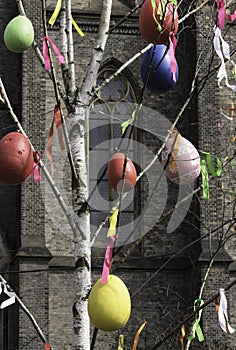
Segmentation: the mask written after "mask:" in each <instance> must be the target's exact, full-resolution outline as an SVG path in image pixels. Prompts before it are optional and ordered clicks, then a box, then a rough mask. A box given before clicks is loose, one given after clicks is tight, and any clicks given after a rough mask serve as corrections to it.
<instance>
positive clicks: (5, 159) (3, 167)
mask: <svg viewBox="0 0 236 350" xmlns="http://www.w3.org/2000/svg"><path fill="white" fill-rule="evenodd" d="M0 154H1V157H0V182H1V183H5V184H9V185H18V184H20V183H21V182H23V181H24V180H25V179H26V178H27V177H28V176H30V175H31V174H32V172H33V168H34V155H33V150H32V148H31V145H30V143H29V141H28V140H27V138H26V137H25V136H24V135H23V134H22V133H20V132H11V133H9V134H7V135H5V136H4V137H3V138H2V139H1V140H0Z"/></svg>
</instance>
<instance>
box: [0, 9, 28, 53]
mask: <svg viewBox="0 0 236 350" xmlns="http://www.w3.org/2000/svg"><path fill="white" fill-rule="evenodd" d="M33 41H34V28H33V25H32V23H31V21H30V20H29V19H28V18H27V17H25V16H21V15H19V16H17V17H14V18H13V19H12V20H11V21H10V22H9V23H8V24H7V26H6V28H5V30H4V42H5V45H6V47H7V48H8V50H10V51H12V52H15V53H19V52H23V51H26V50H27V49H28V48H29V47H30V46H31V45H32V43H33Z"/></svg>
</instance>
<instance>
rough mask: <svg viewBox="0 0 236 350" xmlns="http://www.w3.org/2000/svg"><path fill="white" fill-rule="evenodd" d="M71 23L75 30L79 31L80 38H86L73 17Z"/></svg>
mask: <svg viewBox="0 0 236 350" xmlns="http://www.w3.org/2000/svg"><path fill="white" fill-rule="evenodd" d="M71 22H72V24H73V26H74V28H75V30H76V31H77V33H78V34H79V35H80V36H82V37H83V36H84V33H83V32H82V30H81V29H80V27H79V26H78V24H77V23H76V22H75V20H74V18H73V17H72V16H71Z"/></svg>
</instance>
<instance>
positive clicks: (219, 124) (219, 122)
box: [217, 118, 221, 132]
mask: <svg viewBox="0 0 236 350" xmlns="http://www.w3.org/2000/svg"><path fill="white" fill-rule="evenodd" d="M217 127H218V131H219V132H220V131H221V120H220V118H218V123H217Z"/></svg>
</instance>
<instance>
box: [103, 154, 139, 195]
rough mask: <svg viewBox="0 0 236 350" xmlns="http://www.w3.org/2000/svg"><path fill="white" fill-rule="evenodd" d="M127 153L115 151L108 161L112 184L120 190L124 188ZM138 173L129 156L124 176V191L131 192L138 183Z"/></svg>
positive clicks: (109, 178) (110, 182) (109, 177)
mask: <svg viewBox="0 0 236 350" xmlns="http://www.w3.org/2000/svg"><path fill="white" fill-rule="evenodd" d="M124 161H125V155H124V154H123V153H119V152H118V153H115V154H114V155H113V156H112V157H111V159H110V160H109V162H108V166H107V177H108V182H109V184H110V186H111V187H112V188H113V189H114V190H116V191H117V192H120V191H121V190H122V174H123V168H124ZM136 178H137V173H136V169H135V166H134V164H133V162H132V161H131V160H130V159H129V158H127V163H126V167H125V177H124V188H123V190H124V192H129V191H130V190H132V188H133V187H134V186H135V184H136Z"/></svg>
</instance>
